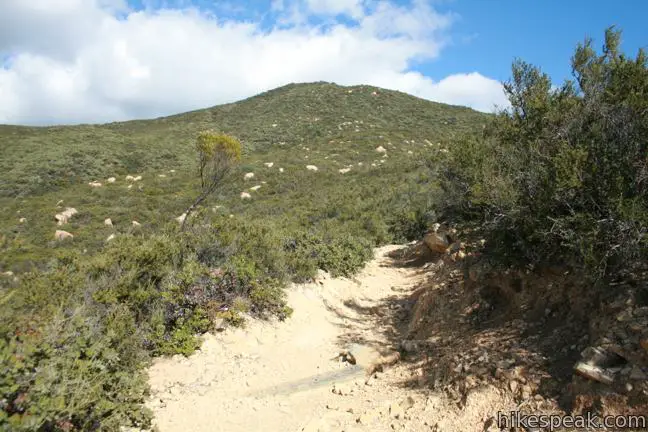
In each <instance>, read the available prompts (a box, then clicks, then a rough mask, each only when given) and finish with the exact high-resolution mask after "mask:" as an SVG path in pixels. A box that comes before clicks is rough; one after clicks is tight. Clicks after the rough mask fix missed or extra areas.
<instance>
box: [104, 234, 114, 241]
mask: <svg viewBox="0 0 648 432" xmlns="http://www.w3.org/2000/svg"><path fill="white" fill-rule="evenodd" d="M115 237H116V236H115V234H110V235H109V236H108V238H107V239H106V242H109V241H110V240H113V239H114V238H115Z"/></svg>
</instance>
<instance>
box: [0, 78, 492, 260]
mask: <svg viewBox="0 0 648 432" xmlns="http://www.w3.org/2000/svg"><path fill="white" fill-rule="evenodd" d="M374 92H377V94H373V93H374ZM485 118H486V117H485V115H483V114H480V113H477V112H475V111H473V110H470V109H467V108H462V107H453V106H448V105H444V104H438V103H433V102H429V101H425V100H422V99H418V98H415V97H412V96H409V95H406V94H403V93H400V92H394V91H388V90H383V89H379V88H375V87H369V86H356V87H341V86H337V85H334V84H329V83H312V84H291V85H288V86H284V87H281V88H278V89H275V90H271V91H269V92H266V93H263V94H260V95H258V96H255V97H252V98H249V99H246V100H243V101H240V102H237V103H233V104H227V105H221V106H216V107H213V108H209V109H204V110H199V111H193V112H189V113H184V114H179V115H175V116H171V117H166V118H160V119H155V120H138V121H129V122H122V123H111V124H105V125H81V126H67V127H43V128H33V127H18V126H0V148H2V154H3V157H2V159H0V173H2V174H0V208H3V215H4V216H5V217H4V218H2V220H0V250H1V251H2V253H1V258H0V270H2V271H6V270H13V271H18V272H20V271H24V270H27V269H28V268H30V267H31V265H32V264H33V263H40V262H43V261H44V260H46V259H47V258H48V257H49V256H51V253H52V250H53V249H61V248H75V249H88V250H89V251H93V250H97V249H98V248H100V247H101V246H102V245H103V241H104V239H105V238H106V237H107V236H108V235H109V234H110V233H112V232H118V233H119V232H127V231H131V230H132V229H133V228H132V227H131V221H132V220H137V221H139V222H140V223H142V225H143V227H142V228H141V229H142V230H144V231H147V230H153V229H155V228H156V227H159V226H160V225H161V224H165V223H169V222H171V223H173V218H174V217H176V216H178V215H179V214H181V213H182V211H183V210H184V209H185V208H186V207H187V205H188V204H189V203H190V201H191V200H192V197H193V195H194V193H195V171H194V170H195V155H194V152H193V147H192V146H193V140H194V138H195V136H196V133H197V132H198V131H200V130H203V129H215V130H219V131H222V132H225V133H229V134H233V135H235V136H237V137H238V138H239V139H241V140H242V142H243V144H244V159H243V164H242V166H241V167H240V172H238V173H237V174H236V176H235V179H234V180H233V181H232V183H231V184H229V185H227V186H226V187H224V188H223V189H222V190H221V191H220V192H219V194H218V196H217V197H214V199H212V200H211V202H210V205H217V204H218V205H222V206H223V208H222V209H220V210H218V211H224V212H227V213H236V214H238V215H244V216H249V217H250V218H264V219H265V220H267V221H268V223H270V224H273V223H274V224H277V225H280V226H281V227H283V228H285V227H291V226H292V227H295V228H296V229H304V228H308V227H309V226H313V225H317V224H322V223H327V220H329V219H335V218H336V215H339V210H340V209H341V208H342V207H344V208H345V209H346V211H345V212H343V213H345V214H347V215H348V214H353V213H354V212H356V213H357V214H358V216H359V218H358V219H354V220H349V221H339V222H342V223H363V221H362V220H361V217H360V216H361V215H362V212H363V210H366V209H372V210H373V209H375V207H376V206H381V205H385V206H391V207H392V210H395V209H394V207H396V206H398V203H399V202H405V201H407V200H408V199H412V198H413V199H426V198H425V197H426V195H427V194H428V192H429V186H430V178H429V175H428V173H427V170H426V169H425V168H424V167H423V166H422V160H423V159H424V158H425V157H427V155H428V154H430V153H431V152H432V151H433V148H434V147H432V146H431V145H429V144H427V143H426V141H425V140H428V141H429V142H431V143H434V144H436V143H441V145H442V146H445V145H447V144H449V143H450V142H451V141H452V139H453V138H454V137H456V136H457V135H458V134H460V133H462V132H464V131H467V130H470V129H474V128H476V127H479V126H480V125H481V124H482V123H483V122H484V120H485ZM379 145H382V146H384V147H385V148H387V150H388V158H387V161H386V162H385V163H384V164H382V165H380V164H378V166H377V167H372V166H371V164H372V163H375V162H377V161H378V160H379V158H380V155H379V154H378V153H376V152H375V148H376V147H377V146H379ZM307 149H308V150H307ZM408 151H411V152H412V154H409V153H408ZM264 162H274V167H272V168H267V167H265V166H264V165H263V163H264ZM358 163H362V164H363V165H362V166H358ZM307 164H313V165H316V166H318V168H319V171H318V172H316V173H314V172H310V171H307V170H306V168H305V166H306V165H307ZM351 164H353V165H354V167H353V168H352V170H351V172H349V173H347V174H344V175H342V174H340V173H339V172H338V169H340V168H344V167H345V166H347V165H351ZM279 167H283V168H284V169H285V172H284V173H279V171H278V168H279ZM172 169H173V170H175V173H171V172H170V170H172ZM248 171H252V172H255V173H256V177H255V179H253V180H249V181H247V182H245V181H243V173H244V172H248ZM127 174H133V175H142V176H143V180H142V181H141V182H138V183H136V184H135V186H134V187H133V188H132V189H130V190H129V189H127V184H128V182H126V180H125V176H126V175H127ZM159 174H165V175H166V176H167V177H165V178H162V177H159V176H158V175H159ZM110 176H115V177H117V182H116V183H114V184H107V183H106V182H105V179H106V178H108V177H110ZM93 180H97V181H101V182H103V183H104V187H102V188H98V189H93V188H91V187H90V186H88V184H87V183H88V182H89V181H93ZM262 181H265V182H267V183H266V184H262V183H261V182H262ZM254 185H262V188H261V189H260V190H259V191H258V192H251V194H252V195H253V198H252V200H249V201H242V200H241V199H240V198H239V194H240V192H241V191H243V190H246V189H247V188H249V187H251V186H254ZM59 200H63V204H62V206H60V207H59V208H57V207H56V204H57V202H58V201H59ZM65 206H71V207H75V208H76V209H78V210H79V212H80V213H79V214H78V215H76V216H75V217H74V218H73V219H72V222H71V223H70V224H68V225H66V226H65V227H63V229H65V230H68V231H70V232H72V233H73V234H74V235H75V239H74V241H73V242H70V243H67V244H62V245H61V244H55V242H53V241H52V240H53V234H54V230H56V229H57V228H58V227H57V226H56V222H55V221H54V214H55V213H57V212H58V211H60V210H61V209H62V208H63V207H65ZM20 217H25V218H27V222H26V223H24V224H20V223H19V218H20ZM108 217H110V218H112V220H113V223H114V224H115V228H114V229H112V228H109V227H104V226H103V220H104V219H105V218H108ZM365 222H366V221H365Z"/></svg>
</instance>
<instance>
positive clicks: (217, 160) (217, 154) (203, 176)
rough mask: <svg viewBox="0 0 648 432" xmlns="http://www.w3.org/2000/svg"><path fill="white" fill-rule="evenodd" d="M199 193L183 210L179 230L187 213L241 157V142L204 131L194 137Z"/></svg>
mask: <svg viewBox="0 0 648 432" xmlns="http://www.w3.org/2000/svg"><path fill="white" fill-rule="evenodd" d="M196 151H197V152H198V174H199V176H200V194H199V195H198V197H197V198H196V200H195V201H194V202H193V204H191V206H190V207H189V208H188V209H187V211H185V213H184V219H183V221H182V226H181V230H182V231H184V229H185V224H186V223H187V220H188V219H189V215H190V214H191V213H192V212H193V211H194V210H195V209H196V207H198V206H199V205H201V204H202V203H203V201H205V199H207V197H208V196H210V195H211V194H213V193H214V192H215V191H216V188H218V186H219V185H221V184H222V182H223V181H224V180H225V178H226V177H227V175H228V174H229V173H230V172H231V170H232V168H233V167H234V166H235V165H236V163H237V162H238V161H239V160H240V159H241V143H240V142H239V140H237V139H236V138H234V137H231V136H229V135H225V134H221V133H216V132H212V131H204V132H200V133H199V134H198V137H197V139H196Z"/></svg>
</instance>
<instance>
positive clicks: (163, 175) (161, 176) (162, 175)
mask: <svg viewBox="0 0 648 432" xmlns="http://www.w3.org/2000/svg"><path fill="white" fill-rule="evenodd" d="M158 177H160V178H165V177H166V174H158Z"/></svg>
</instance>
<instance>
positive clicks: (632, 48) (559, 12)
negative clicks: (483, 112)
mask: <svg viewBox="0 0 648 432" xmlns="http://www.w3.org/2000/svg"><path fill="white" fill-rule="evenodd" d="M444 8H447V9H449V10H452V11H453V12H455V13H457V14H458V15H459V16H460V17H461V18H460V20H459V21H458V22H457V24H456V25H455V27H454V29H453V33H454V35H455V38H454V39H456V42H455V43H456V44H455V45H454V46H453V47H452V48H450V49H449V51H451V52H452V54H451V55H447V56H444V57H442V58H440V59H439V60H438V61H437V62H434V63H431V64H429V65H426V68H425V71H426V72H427V73H429V74H430V75H431V76H432V77H434V78H437V79H438V78H439V77H440V76H443V75H444V74H448V73H455V72H458V71H464V72H466V71H471V70H477V71H479V72H480V73H482V74H484V75H486V76H489V77H492V78H495V79H498V80H503V79H507V78H508V77H509V76H510V64H511V60H512V59H513V58H514V57H519V58H522V59H523V60H525V61H527V62H529V63H532V64H535V65H537V66H540V67H541V68H542V69H543V70H544V71H545V72H546V73H548V74H549V75H550V76H551V77H552V79H553V80H557V81H559V82H562V80H563V79H565V78H570V77H571V69H570V63H569V61H570V58H571V55H572V54H573V52H574V49H575V47H576V45H577V44H578V43H579V42H582V41H583V40H584V39H585V37H586V36H589V37H591V38H593V39H594V43H595V46H596V47H597V48H598V47H600V46H601V45H602V43H603V35H604V30H605V29H606V28H607V27H608V26H611V25H616V26H617V27H618V28H620V29H621V30H622V31H623V42H622V43H623V45H622V48H623V49H624V50H625V51H626V52H627V53H632V55H634V54H636V52H637V50H638V49H639V48H640V47H644V48H647V47H648V22H647V17H648V2H646V1H641V0H626V1H618V2H615V1H609V0H587V1H584V0H563V1H558V0H542V1H540V0H537V1H514V0H497V1H496V0H481V1H480V0H456V1H452V2H446V3H445V4H443V6H442V7H441V8H440V9H442V10H443V9H444ZM462 40H464V41H465V40H468V41H466V42H464V43H462Z"/></svg>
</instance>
